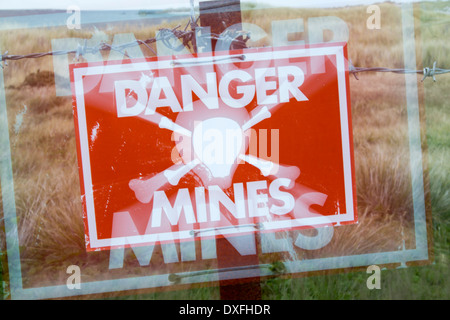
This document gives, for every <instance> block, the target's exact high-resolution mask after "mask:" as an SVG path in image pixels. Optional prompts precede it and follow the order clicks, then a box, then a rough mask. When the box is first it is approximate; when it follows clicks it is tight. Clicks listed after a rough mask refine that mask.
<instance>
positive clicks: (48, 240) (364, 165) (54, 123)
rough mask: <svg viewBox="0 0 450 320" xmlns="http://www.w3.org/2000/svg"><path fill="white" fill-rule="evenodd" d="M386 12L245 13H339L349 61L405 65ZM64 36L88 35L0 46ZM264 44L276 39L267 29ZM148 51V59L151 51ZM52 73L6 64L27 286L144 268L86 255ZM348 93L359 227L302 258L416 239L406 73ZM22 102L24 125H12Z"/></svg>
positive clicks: (393, 15) (16, 37)
mask: <svg viewBox="0 0 450 320" xmlns="http://www.w3.org/2000/svg"><path fill="white" fill-rule="evenodd" d="M382 12H383V25H382V27H383V30H389V32H385V31H368V30H367V29H366V28H365V17H366V15H367V14H366V13H365V7H361V8H354V9H333V10H297V9H295V10H285V9H276V10H272V9H271V10H253V11H244V12H243V20H244V21H246V22H251V23H255V24H257V25H258V26H260V27H262V28H263V29H264V30H266V32H267V33H269V34H270V28H271V25H270V21H271V20H273V19H296V18H303V19H305V20H307V18H308V17H318V16H325V15H334V16H338V17H341V18H342V19H343V20H344V21H346V22H348V26H349V29H350V41H349V44H348V49H349V57H350V58H351V59H352V61H353V64H354V65H356V66H386V67H393V68H395V67H402V66H403V44H402V38H401V15H400V9H399V8H398V7H397V6H394V5H391V4H385V5H383V6H382ZM275 17H276V18H275ZM176 24H177V23H173V24H172V25H171V26H174V25H176ZM167 26H169V25H167ZM158 27H161V26H158ZM158 27H156V26H155V27H143V26H136V25H127V26H117V25H116V26H114V27H113V28H111V29H108V30H104V31H103V30H102V32H105V33H107V34H108V35H109V36H111V35H113V34H115V33H122V32H133V33H134V34H135V36H136V38H138V39H145V38H148V37H152V36H154V34H155V31H156V29H157V28H158ZM384 28H385V29H384ZM66 37H77V38H83V37H84V38H90V37H91V34H90V32H89V30H83V31H70V30H67V29H65V28H53V29H46V30H45V31H40V30H20V31H15V32H13V33H2V34H1V37H0V39H1V40H0V47H1V48H3V49H5V48H7V49H8V50H9V52H11V53H18V54H20V53H24V54H25V53H31V52H42V51H47V50H51V44H50V39H53V38H66ZM266 41H268V42H270V35H269V38H268V39H266ZM440 45H442V43H441V44H439V43H437V44H431V45H430V46H428V47H427V50H426V51H425V54H424V56H425V61H430V59H431V58H430V57H429V56H430V52H433V53H435V52H444V51H442V50H443V49H439V46H440ZM447 45H448V44H447V43H445V46H446V48H447V49H448V46H447ZM142 49H144V48H143V47H142ZM445 52H447V53H448V51H445ZM144 53H145V54H147V55H151V53H150V51H148V50H145V52H144ZM448 56H449V55H448V54H446V55H445V57H443V56H439V57H442V59H444V58H446V59H448ZM447 61H448V60H447ZM449 65H450V64H449ZM51 70H53V65H52V59H51V58H41V59H25V60H22V61H15V62H11V63H10V65H9V66H8V67H7V68H5V70H4V75H5V83H6V87H7V90H6V99H7V107H8V121H9V128H10V139H11V147H12V159H13V174H14V182H15V190H14V191H15V196H16V205H17V216H18V226H19V239H20V246H21V257H22V271H23V274H24V276H23V278H24V286H25V287H28V286H43V285H50V284H53V285H54V284H64V283H65V281H66V278H67V275H66V273H65V268H66V267H67V266H68V265H70V264H77V265H80V266H81V267H82V270H83V272H82V274H83V280H82V281H90V280H98V279H101V278H111V277H113V278H114V277H123V276H129V275H132V274H143V273H144V274H145V273H146V272H150V270H149V269H148V268H147V269H146V268H130V269H129V270H123V271H122V270H119V271H114V272H113V271H109V270H108V267H107V266H108V259H109V255H108V254H105V253H104V252H102V253H97V252H93V253H89V254H87V253H86V252H85V249H84V229H83V222H82V214H81V204H80V191H79V179H78V168H77V161H76V148H75V137H74V128H73V120H72V109H71V99H70V98H61V97H56V94H55V89H54V86H53V83H52V82H51V81H49V78H51V77H49V72H51ZM43 79H44V80H45V81H41V80H43ZM351 98H352V113H353V125H354V144H355V162H356V178H357V195H358V212H359V224H357V225H353V226H341V227H337V228H336V229H335V236H334V238H333V241H332V243H331V244H330V245H329V246H327V247H325V248H323V249H321V250H317V251H315V252H305V251H301V250H298V252H297V253H298V256H299V257H303V258H312V257H324V256H339V255H343V254H355V253H367V252H380V251H385V250H389V251H391V250H398V249H399V248H400V247H401V245H402V243H403V241H404V242H405V244H406V246H407V247H411V246H413V244H414V242H413V224H412V207H411V206H412V205H411V192H410V189H411V181H410V174H409V172H410V169H409V154H408V136H407V123H406V102H405V93H404V77H402V76H398V75H390V74H382V75H379V74H371V75H361V76H360V80H359V81H357V80H355V79H353V78H352V79H351ZM24 106H27V109H26V110H27V111H26V113H25V114H24V115H23V122H22V124H21V126H20V127H18V130H15V129H14V128H15V123H16V121H17V116H18V115H19V114H20V113H21V112H23V110H24ZM438 116H439V114H438ZM447 154H448V153H447ZM444 158H445V156H444ZM447 158H448V157H447ZM442 192H447V191H445V190H443V191H442ZM445 194H447V195H448V192H447V193H445ZM0 210H2V209H0ZM399 230H402V231H403V232H399ZM261 259H262V260H264V259H266V258H264V257H262V258H261ZM270 259H271V258H270ZM129 260H130V261H131V260H133V257H131V258H129ZM125 269H126V268H125Z"/></svg>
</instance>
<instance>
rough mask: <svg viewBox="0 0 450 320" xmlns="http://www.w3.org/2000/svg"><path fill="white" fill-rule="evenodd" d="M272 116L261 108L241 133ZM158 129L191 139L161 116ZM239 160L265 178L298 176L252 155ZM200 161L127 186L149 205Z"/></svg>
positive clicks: (288, 168)
mask: <svg viewBox="0 0 450 320" xmlns="http://www.w3.org/2000/svg"><path fill="white" fill-rule="evenodd" d="M271 116H272V114H271V113H270V111H269V109H268V108H267V107H266V106H264V107H262V108H261V109H260V110H259V111H258V112H257V113H256V114H255V115H254V116H252V117H251V118H250V119H249V120H248V121H247V122H246V123H244V125H243V126H242V131H244V132H245V131H247V130H248V129H250V128H251V127H253V126H254V125H256V124H258V123H260V122H261V121H263V120H265V119H267V118H270V117H271ZM158 125H159V127H160V128H162V129H168V130H171V131H173V132H177V133H179V134H182V135H185V136H188V137H191V136H192V132H191V131H189V130H188V129H186V128H183V127H182V126H180V125H178V124H176V123H175V122H173V121H171V120H170V119H168V118H167V117H164V116H161V119H160V121H159V124H158ZM238 157H239V159H241V160H244V161H245V162H247V163H249V164H250V165H252V166H254V167H256V168H258V169H259V170H260V171H261V174H262V175H264V176H265V177H267V176H274V177H277V178H278V177H290V178H291V179H293V180H295V179H297V177H298V176H299V175H300V169H299V168H298V167H295V166H286V165H280V164H276V163H274V162H272V161H268V160H263V159H260V158H258V157H255V156H252V155H245V154H240V155H239V156H238ZM200 163H201V161H200V160H199V159H194V160H192V161H191V162H189V163H187V164H181V163H178V164H175V165H173V166H172V167H170V168H168V169H166V170H164V171H162V172H160V173H158V174H156V175H155V176H153V177H151V178H148V179H132V180H130V182H129V184H128V186H129V187H130V189H131V190H133V191H134V194H135V196H136V198H137V199H138V201H139V202H142V203H149V202H150V201H151V199H152V198H153V194H154V193H155V191H157V190H159V189H160V188H162V187H163V186H165V185H166V184H168V183H170V184H171V185H174V186H175V185H177V184H178V182H179V181H180V179H181V178H182V177H183V176H185V175H186V174H187V173H188V172H189V171H191V170H192V169H194V168H195V167H196V166H197V165H199V164H200Z"/></svg>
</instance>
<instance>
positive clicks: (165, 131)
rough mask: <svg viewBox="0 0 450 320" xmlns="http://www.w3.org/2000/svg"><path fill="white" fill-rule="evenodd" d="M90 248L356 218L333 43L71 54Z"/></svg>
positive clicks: (345, 104)
mask: <svg viewBox="0 0 450 320" xmlns="http://www.w3.org/2000/svg"><path fill="white" fill-rule="evenodd" d="M71 80H72V88H73V100H74V118H75V127H76V137H77V151H78V160H79V167H80V181H81V192H82V200H83V208H84V219H85V230H86V245H87V249H88V250H98V249H107V248H112V247H116V246H129V245H144V244H153V243H156V242H167V241H189V240H191V241H192V240H195V239H198V238H205V237H221V236H231V235H239V234H243V233H249V232H273V231H279V230H291V229H297V228H307V227H311V226H323V225H331V224H348V223H354V222H355V221H356V220H357V215H356V194H355V188H354V186H355V184H354V181H355V179H354V166H353V152H352V132H351V114H350V99H349V85H348V65H347V54H346V46H345V44H333V45H327V46H312V47H283V48H262V49H245V50H243V51H234V52H228V53H220V54H217V53H216V54H214V55H212V54H198V55H195V56H182V57H158V58H150V59H146V60H124V61H117V62H108V63H105V64H104V63H97V64H95V63H89V64H76V65H72V66H71Z"/></svg>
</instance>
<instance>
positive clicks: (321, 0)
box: [0, 0, 414, 10]
mask: <svg viewBox="0 0 450 320" xmlns="http://www.w3.org/2000/svg"><path fill="white" fill-rule="evenodd" d="M384 1H385V0H277V1H276V6H290V7H330V6H346V5H358V4H363V5H369V4H372V3H379V2H384ZM413 1H414V0H395V1H394V2H398V3H401V2H413ZM189 2H190V0H164V1H160V0H119V1H111V0H38V1H36V0H20V1H8V0H0V10H17V9H60V10H67V9H68V8H69V7H70V6H77V7H79V8H80V9H81V10H105V9H108V10H126V9H128V10H139V9H147V10H149V9H169V8H180V7H189ZM198 2H199V0H194V3H195V5H196V6H197V5H198ZM242 2H252V3H263V4H264V3H266V4H267V3H268V4H270V3H273V1H270V0H242Z"/></svg>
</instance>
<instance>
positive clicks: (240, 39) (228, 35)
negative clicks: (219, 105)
mask: <svg viewBox="0 0 450 320" xmlns="http://www.w3.org/2000/svg"><path fill="white" fill-rule="evenodd" d="M191 3H192V1H191ZM198 20H199V17H198V18H195V16H194V11H193V10H191V17H190V19H189V21H188V23H187V24H186V26H185V27H184V29H183V30H181V29H180V27H181V25H177V26H176V27H174V28H172V29H169V28H161V29H159V33H158V34H157V35H156V37H152V38H148V39H145V40H139V39H137V40H134V41H130V42H127V43H123V44H120V45H111V44H108V43H106V42H100V43H98V44H97V45H95V46H91V47H89V46H87V40H86V39H85V41H84V44H83V45H80V44H78V46H77V48H76V49H72V50H57V51H48V52H40V53H30V54H25V55H17V54H14V55H11V54H8V51H6V52H5V53H4V54H3V55H0V63H1V64H0V66H1V67H2V68H3V67H4V66H7V65H8V60H11V61H16V60H21V59H35V58H42V57H45V56H56V55H67V54H75V57H74V60H76V61H79V59H80V57H83V56H85V55H86V54H96V53H99V52H100V51H117V52H120V53H122V54H123V55H124V56H126V57H128V58H131V57H130V56H129V54H128V53H127V52H126V49H128V48H131V47H134V46H139V45H143V46H145V47H146V48H147V49H149V50H150V51H151V52H152V53H153V54H154V55H155V56H156V55H157V53H156V51H155V50H154V49H153V48H152V47H151V46H150V45H151V44H153V43H156V42H157V41H161V42H162V43H163V44H164V45H165V46H166V47H167V48H169V49H171V50H173V51H176V52H179V51H181V50H183V49H184V48H188V49H190V50H193V51H194V52H197V43H196V36H195V33H196V30H197V29H198V28H199V27H200V26H199V25H198ZM188 27H190V30H188ZM201 37H202V38H204V39H213V40H221V41H227V42H228V44H229V46H230V48H231V49H242V48H247V44H246V43H247V41H248V40H249V39H250V33H249V32H245V31H240V30H234V29H227V30H226V31H225V32H224V33H222V34H220V35H219V34H215V33H209V34H205V35H202V36H201ZM174 38H176V39H177V40H180V41H181V43H180V41H174ZM436 64H437V62H436V61H435V62H434V63H433V67H431V68H429V67H425V68H423V69H422V70H411V69H401V68H397V69H392V68H385V67H355V66H353V64H352V63H351V61H349V73H351V74H353V76H354V77H355V79H357V80H359V78H358V76H357V74H358V73H362V72H391V73H399V74H414V73H415V74H422V75H423V78H422V81H424V80H425V79H426V78H428V77H431V78H432V79H433V81H434V82H436V75H441V74H445V73H450V69H442V68H437V67H436Z"/></svg>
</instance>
